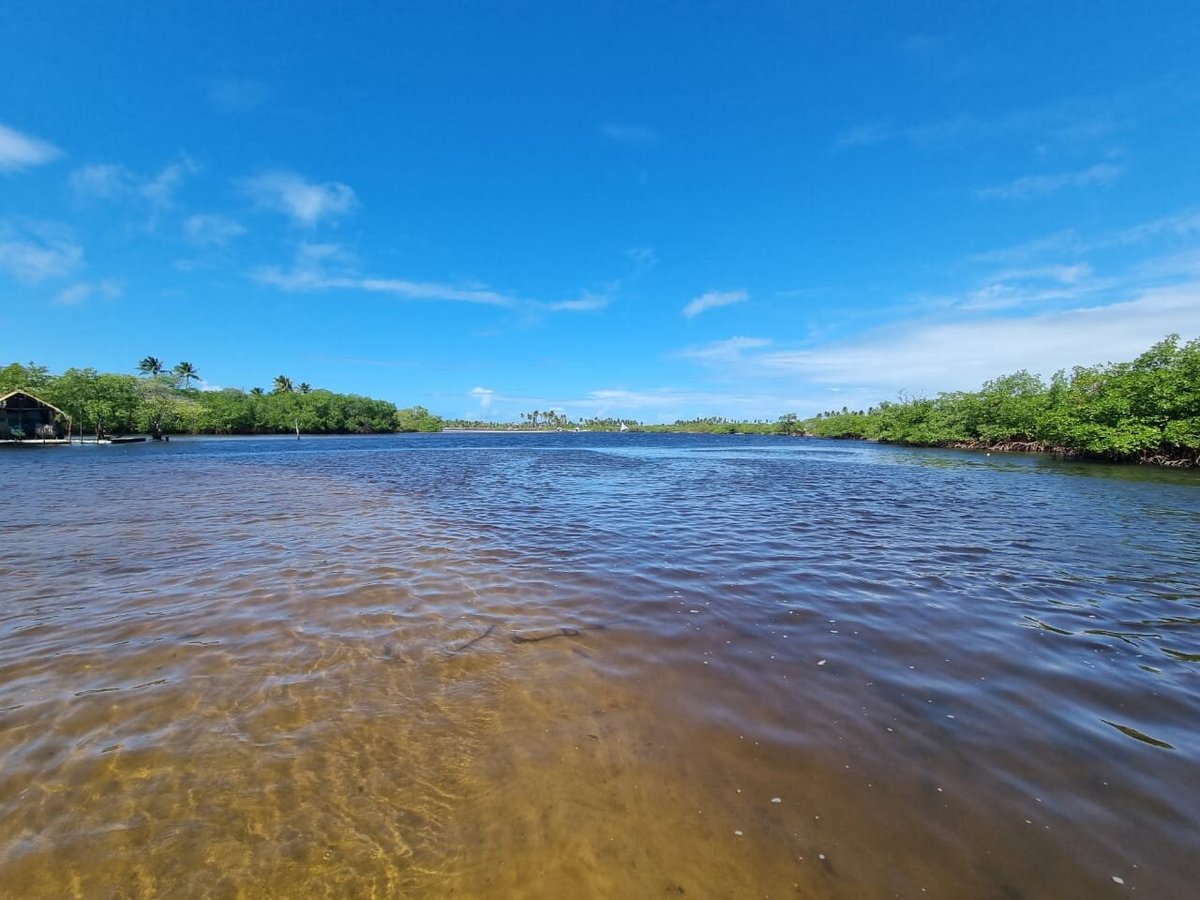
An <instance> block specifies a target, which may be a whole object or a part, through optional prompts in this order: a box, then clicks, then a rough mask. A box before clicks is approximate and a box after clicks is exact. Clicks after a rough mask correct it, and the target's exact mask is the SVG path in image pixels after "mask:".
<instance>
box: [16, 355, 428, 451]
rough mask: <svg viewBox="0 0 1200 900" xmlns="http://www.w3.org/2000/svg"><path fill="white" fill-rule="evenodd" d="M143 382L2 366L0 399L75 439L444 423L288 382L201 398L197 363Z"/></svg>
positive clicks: (366, 429)
mask: <svg viewBox="0 0 1200 900" xmlns="http://www.w3.org/2000/svg"><path fill="white" fill-rule="evenodd" d="M137 368H138V371H139V372H140V373H141V374H140V375H137V376H134V375H124V374H113V373H105V372H97V371H96V370H95V369H74V368H73V369H68V370H67V371H65V372H63V373H61V374H58V375H54V374H51V372H50V371H49V370H48V369H47V368H46V367H45V366H39V365H37V364H35V363H29V364H28V365H21V364H20V363H11V364H8V365H5V366H0V395H4V394H6V393H8V392H9V391H14V390H23V391H27V392H29V393H31V394H33V395H35V396H37V397H39V398H40V399H42V400H45V401H46V402H47V403H51V404H53V405H54V406H56V407H58V408H59V409H61V410H62V411H63V412H64V413H66V415H68V416H69V417H70V418H71V428H72V430H73V432H74V433H75V434H94V433H96V431H97V430H98V429H99V428H103V429H104V431H105V432H107V433H110V434H123V433H124V434H133V433H144V434H154V435H160V434H275V433H289V432H291V433H296V434H375V433H383V432H394V431H440V430H441V428H442V424H443V423H442V420H441V419H440V418H438V417H437V416H435V415H432V414H430V412H429V411H428V410H426V409H425V408H423V407H420V406H413V407H408V408H405V409H397V408H396V406H395V404H393V403H389V402H387V401H386V400H375V399H372V398H371V397H362V396H359V395H357V394H339V393H335V392H334V391H328V390H322V389H320V388H313V387H310V386H309V385H308V384H306V383H304V382H301V383H300V384H299V385H298V386H294V385H293V383H292V380H291V379H290V378H288V377H287V376H285V375H280V376H279V377H278V378H276V379H275V382H274V385H273V388H272V390H271V391H269V392H267V391H263V390H262V389H261V388H254V389H252V390H250V391H243V390H241V389H239V388H224V389H222V390H200V389H199V388H197V387H195V386H193V384H192V382H193V381H195V380H197V379H199V378H200V373H199V371H198V370H197V369H196V367H195V366H194V365H193V364H192V363H188V362H181V363H179V364H178V365H176V366H174V367H173V368H172V369H170V370H168V369H167V367H166V365H165V364H164V363H163V362H162V361H161V360H159V359H157V358H155V357H153V356H147V357H146V358H145V359H143V360H142V361H141V362H140V363H138V366H137Z"/></svg>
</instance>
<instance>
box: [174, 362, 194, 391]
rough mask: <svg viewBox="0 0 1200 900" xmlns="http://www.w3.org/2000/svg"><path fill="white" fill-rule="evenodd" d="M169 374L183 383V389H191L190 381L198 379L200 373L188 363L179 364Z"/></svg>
mask: <svg viewBox="0 0 1200 900" xmlns="http://www.w3.org/2000/svg"><path fill="white" fill-rule="evenodd" d="M171 373H172V374H173V375H174V376H175V377H176V378H178V379H180V380H181V381H182V382H183V386H184V387H185V388H187V387H191V384H192V379H193V378H197V379H198V378H199V377H200V373H199V372H197V371H196V367H195V366H193V365H192V364H191V363H190V362H181V363H179V364H178V365H177V366H175V368H173V369H172V370H171Z"/></svg>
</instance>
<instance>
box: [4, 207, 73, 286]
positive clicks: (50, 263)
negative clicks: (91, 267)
mask: <svg viewBox="0 0 1200 900" xmlns="http://www.w3.org/2000/svg"><path fill="white" fill-rule="evenodd" d="M81 265H83V248H82V247H81V246H79V244H77V243H75V241H74V239H73V238H72V237H71V234H70V232H68V231H67V230H66V229H65V228H63V227H62V226H58V225H54V224H50V223H32V224H29V225H26V226H25V227H23V228H18V227H16V226H14V225H12V224H9V223H6V222H0V270H2V271H5V272H8V273H9V274H10V275H12V276H13V277H14V278H16V279H17V280H18V281H22V282H26V283H29V284H36V283H37V282H40V281H45V280H47V279H54V278H65V277H67V276H68V275H70V274H71V273H73V272H74V271H75V270H76V269H78V268H79V267H80V266H81Z"/></svg>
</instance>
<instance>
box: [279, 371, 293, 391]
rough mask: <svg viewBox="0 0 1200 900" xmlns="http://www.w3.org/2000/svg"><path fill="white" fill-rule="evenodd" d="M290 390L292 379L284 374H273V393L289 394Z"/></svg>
mask: <svg viewBox="0 0 1200 900" xmlns="http://www.w3.org/2000/svg"><path fill="white" fill-rule="evenodd" d="M291 392H292V379H290V378H288V377H287V376H286V375H276V376H275V393H277V394H290V393H291Z"/></svg>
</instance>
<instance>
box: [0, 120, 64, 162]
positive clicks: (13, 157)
mask: <svg viewBox="0 0 1200 900" xmlns="http://www.w3.org/2000/svg"><path fill="white" fill-rule="evenodd" d="M60 156H62V151H61V150H59V149H58V148H57V147H55V146H54V145H53V144H51V143H49V142H47V141H43V140H41V139H39V138H35V137H31V136H30V135H28V134H22V133H21V132H19V131H17V130H16V129H14V128H9V127H8V126H7V125H4V124H3V123H0V172H19V171H21V170H22V169H28V168H30V167H31V166H40V165H42V164H44V163H48V162H50V161H51V160H55V159H57V158H58V157H60Z"/></svg>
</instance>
